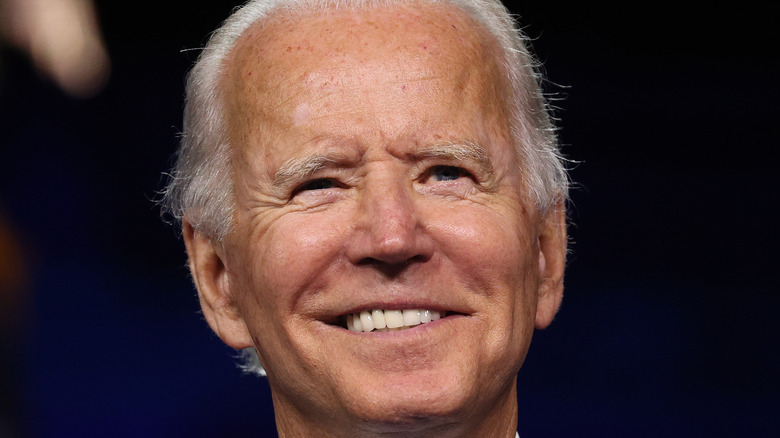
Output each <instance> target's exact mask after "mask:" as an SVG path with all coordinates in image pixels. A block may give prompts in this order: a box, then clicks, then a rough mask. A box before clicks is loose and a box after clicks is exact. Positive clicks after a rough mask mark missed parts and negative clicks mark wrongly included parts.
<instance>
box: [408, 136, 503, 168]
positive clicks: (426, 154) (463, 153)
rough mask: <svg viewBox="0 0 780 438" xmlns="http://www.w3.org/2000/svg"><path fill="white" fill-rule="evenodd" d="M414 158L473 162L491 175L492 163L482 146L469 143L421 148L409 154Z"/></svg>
mask: <svg viewBox="0 0 780 438" xmlns="http://www.w3.org/2000/svg"><path fill="white" fill-rule="evenodd" d="M411 155H412V157H415V158H444V159H448V160H452V161H456V162H463V161H473V162H474V163H476V164H477V165H478V166H479V167H480V170H482V172H484V173H486V174H489V175H492V174H493V162H492V161H491V160H490V155H489V154H488V152H487V150H485V148H483V147H482V146H480V145H478V144H476V143H471V142H468V141H467V142H460V143H442V144H437V145H433V146H429V147H426V148H423V149H422V150H419V151H415V152H414V153H412V154H411Z"/></svg>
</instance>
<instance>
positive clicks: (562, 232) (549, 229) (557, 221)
mask: <svg viewBox="0 0 780 438" xmlns="http://www.w3.org/2000/svg"><path fill="white" fill-rule="evenodd" d="M566 239H567V237H566V208H565V207H564V205H563V202H562V201H561V202H558V203H556V205H555V206H554V207H553V209H552V210H551V211H550V212H549V213H548V214H547V217H546V218H545V219H544V222H543V223H542V224H541V229H540V231H539V242H538V244H539V278H540V284H539V291H538V301H537V304H536V321H535V325H536V328H538V329H544V328H547V326H549V325H550V323H552V320H553V318H554V317H555V314H556V313H557V312H558V308H559V307H560V306H561V300H562V299H563V271H564V268H565V266H566V243H567V241H566Z"/></svg>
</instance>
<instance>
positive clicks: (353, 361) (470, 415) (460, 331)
mask: <svg viewBox="0 0 780 438" xmlns="http://www.w3.org/2000/svg"><path fill="white" fill-rule="evenodd" d="M482 324H484V322H483V321H480V319H479V318H477V317H474V316H469V315H463V314H452V315H448V316H446V317H444V318H441V319H439V320H437V321H432V322H430V323H426V324H419V325H417V326H415V327H413V328H408V329H404V330H400V331H395V332H354V331H350V330H348V329H346V328H344V327H341V326H340V325H338V324H325V323H321V322H320V323H316V324H315V328H314V331H315V333H316V334H315V336H313V337H314V338H316V341H313V340H309V341H307V342H309V343H310V344H311V343H315V342H316V343H318V346H319V348H317V350H316V352H312V354H317V355H318V360H317V361H312V362H310V363H315V364H316V363H317V362H319V363H320V365H319V366H317V365H314V366H313V367H310V368H308V369H306V370H303V371H304V372H308V373H309V374H313V373H316V374H320V375H321V376H322V378H324V379H327V380H330V383H329V384H327V385H319V386H318V388H316V389H314V388H309V389H304V390H303V391H300V392H298V391H291V390H290V388H289V387H288V386H287V384H288V383H289V381H290V380H289V376H287V378H284V379H283V380H284V382H280V381H277V379H275V373H274V372H273V371H274V370H273V369H271V370H269V382H270V384H271V388H272V391H273V394H274V407H275V410H276V411H277V415H284V416H288V417H289V416H291V417H294V418H298V420H296V421H303V422H304V423H302V424H306V423H311V424H309V426H311V428H310V429H308V430H320V429H323V428H324V429H327V430H331V431H337V432H338V431H340V432H341V433H333V436H347V435H350V434H346V435H345V433H344V431H345V430H354V431H359V432H355V433H354V435H353V436H371V435H374V434H377V435H378V434H380V433H381V435H382V436H395V433H398V435H397V436H417V435H419V436H423V435H427V436H432V435H433V436H447V435H448V434H442V433H443V432H444V431H447V430H453V431H454V430H455V428H457V427H463V424H464V423H465V424H468V423H472V424H481V423H480V421H481V420H483V419H484V418H493V419H494V420H495V421H496V422H497V423H496V424H505V423H506V421H507V419H506V418H510V417H511V415H509V416H505V415H504V414H505V413H503V409H504V406H505V405H506V406H507V407H510V408H511V409H515V406H516V400H515V399H514V390H515V389H514V384H513V383H512V384H510V385H507V386H500V385H501V384H502V383H506V382H514V378H513V377H512V376H511V374H512V373H516V370H513V369H511V368H512V366H511V365H507V369H505V370H503V371H502V372H500V374H501V375H500V376H499V375H495V376H492V377H491V378H489V379H486V378H485V376H482V375H480V370H484V369H487V368H490V367H481V366H480V364H479V363H477V362H475V360H474V358H476V357H479V356H480V351H478V350H479V349H480V348H482V347H483V345H480V344H483V343H484V340H485V338H486V337H485V336H482V337H477V336H473V335H474V333H471V330H472V329H476V330H479V328H480V326H481V325H482ZM321 361H324V362H321ZM291 368H293V367H290V368H288V370H287V371H290V370H291ZM493 370H494V371H495V368H493ZM318 380H319V379H318ZM484 382H488V383H487V384H485V383H484ZM493 386H495V387H493ZM323 388H329V389H328V390H327V392H324V391H325V390H323ZM298 389H300V388H298ZM296 392H297V395H298V397H296V396H295V395H296V394H295V393H296ZM335 407H337V408H335ZM511 409H510V410H511ZM499 414H500V415H499ZM497 416H500V418H501V419H499V418H498V417H497ZM299 417H300V418H299ZM505 417H506V418H505ZM514 418H516V415H515V417H514ZM464 419H470V421H468V422H464ZM277 421H280V420H279V419H277ZM347 425H348V426H349V427H347ZM480 427H481V426H480ZM512 427H514V426H512ZM432 431H433V433H431V432H432ZM423 432H425V433H423ZM307 433H308V432H307ZM329 435H330V434H322V436H329ZM292 436H297V435H294V434H292ZM452 436H466V435H462V434H461V433H456V434H453V435H452ZM471 436H500V435H494V434H487V435H485V434H476V435H475V434H471Z"/></svg>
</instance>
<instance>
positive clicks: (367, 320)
mask: <svg viewBox="0 0 780 438" xmlns="http://www.w3.org/2000/svg"><path fill="white" fill-rule="evenodd" d="M360 324H361V325H362V326H363V331H364V332H370V331H371V330H373V329H374V321H373V320H372V318H371V312H366V311H365V310H364V311H362V312H360Z"/></svg>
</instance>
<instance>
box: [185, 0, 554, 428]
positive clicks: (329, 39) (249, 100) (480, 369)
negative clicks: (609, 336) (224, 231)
mask: <svg viewBox="0 0 780 438" xmlns="http://www.w3.org/2000/svg"><path fill="white" fill-rule="evenodd" d="M225 86H226V91H227V95H228V115H229V126H230V141H231V144H232V146H233V147H234V152H235V154H234V158H233V172H234V178H235V197H236V207H237V208H236V213H235V229H234V231H233V232H232V233H231V234H230V235H229V236H228V237H227V238H226V239H225V241H224V242H223V243H222V244H218V243H217V244H214V246H215V248H217V249H216V250H215V251H216V253H217V254H218V256H219V260H220V261H219V263H217V264H216V268H215V269H216V271H217V275H216V277H218V280H217V281H216V282H215V284H217V285H218V289H219V290H220V291H221V292H222V293H223V294H224V296H225V297H227V301H228V302H229V303H230V304H229V306H228V307H230V308H231V309H233V311H232V312H228V314H229V315H231V316H224V314H223V313H224V312H222V313H220V312H216V314H212V312H211V311H210V310H209V309H208V308H207V307H218V306H207V305H204V311H205V312H206V316H207V318H208V319H209V322H210V323H211V324H212V326H214V327H215V329H216V330H217V331H218V333H219V334H220V336H221V337H222V339H223V340H225V341H226V342H227V343H228V344H229V345H231V346H233V347H237V348H240V347H248V346H254V347H256V348H257V350H258V352H259V354H260V357H261V360H262V362H263V364H264V365H265V368H266V370H267V372H268V379H269V383H270V385H271V388H272V392H273V395H274V404H275V409H276V411H277V418H280V416H282V415H286V416H288V417H296V416H297V417H300V418H298V420H297V421H304V422H305V421H311V422H315V421H319V422H325V423H328V422H331V423H333V424H339V423H340V424H344V423H343V422H344V421H352V420H355V419H358V420H360V421H367V422H369V423H373V424H387V423H403V422H407V421H411V420H412V419H418V418H422V417H425V418H431V419H432V421H441V422H443V423H446V422H448V421H452V420H453V419H454V418H458V419H459V420H462V419H463V418H461V417H462V416H464V415H466V416H467V415H472V416H476V415H481V416H486V415H488V414H489V412H488V411H489V410H492V409H495V408H496V406H501V405H502V404H506V405H507V406H513V404H512V403H510V402H509V400H511V399H513V398H514V397H515V393H514V376H515V374H516V373H517V371H518V369H519V368H520V365H521V364H522V362H523V360H524V357H525V354H526V352H527V350H528V346H529V342H530V340H531V335H532V331H533V328H534V322H535V319H536V323H537V325H540V326H543V325H546V324H547V323H549V319H550V318H551V317H552V314H554V310H555V309H554V308H553V309H552V310H551V309H550V307H551V306H552V307H557V301H556V300H553V301H552V302H551V301H550V300H548V299H543V300H539V293H540V290H541V286H542V284H543V283H544V281H543V280H544V279H543V277H544V276H545V275H544V273H545V272H546V270H545V269H546V268H545V261H544V259H543V258H544V256H547V257H548V259H549V257H551V255H550V254H545V248H546V247H547V246H549V245H546V244H545V243H543V242H542V237H540V235H541V234H544V230H546V228H545V225H544V224H545V222H544V221H543V220H541V219H540V218H539V217H538V214H537V212H536V210H535V208H534V206H533V202H532V201H531V200H530V199H529V198H528V196H527V195H526V190H525V189H524V188H523V187H522V185H521V174H522V173H523V172H524V170H523V168H522V165H521V163H520V162H519V160H518V157H517V155H516V154H515V152H514V149H513V146H512V144H511V140H510V137H509V126H508V124H507V114H506V109H505V104H504V101H503V99H504V98H505V97H506V86H505V84H504V80H503V79H502V73H501V70H500V68H499V66H498V62H497V52H496V49H495V47H494V45H493V43H492V42H491V40H490V39H488V38H486V37H485V36H484V35H482V34H481V33H478V32H477V31H475V29H474V25H473V23H472V22H471V21H470V19H468V18H466V17H465V16H464V15H463V14H462V13H460V12H458V11H456V10H454V9H451V8H449V7H446V6H442V5H417V6H414V7H412V6H409V7H403V8H402V7H394V8H377V9H371V10H366V11H360V12H355V11H338V12H337V11H330V12H326V13H325V14H323V15H319V16H311V17H309V18H304V19H300V18H296V20H292V19H287V18H285V17H284V16H281V17H277V18H275V19H274V20H272V21H270V22H268V23H266V24H265V25H264V27H260V26H255V27H253V28H251V29H250V30H249V31H247V32H246V33H245V34H244V35H243V37H242V38H241V39H240V40H239V43H238V44H237V46H236V48H235V49H234V51H233V53H232V57H231V59H230V63H229V70H228V73H227V76H226V82H225ZM540 242H541V243H540ZM553 256H555V257H557V256H558V255H557V252H556V254H553ZM548 262H549V260H548ZM196 275H197V272H196ZM201 277H202V276H201ZM197 280H198V282H202V281H203V280H202V279H201V278H197ZM199 288H200V286H199ZM205 300H206V301H208V298H205ZM541 303H543V304H541ZM551 303H552V304H551ZM542 305H544V306H547V307H546V308H545V309H542V310H543V311H542V312H541V314H543V315H544V316H543V317H542V319H541V320H540V319H539V318H540V317H539V316H538V315H537V308H538V306H542ZM415 309H421V310H422V312H421V313H422V315H423V320H425V314H426V311H431V312H439V313H440V314H441V315H443V317H442V318H441V319H438V320H434V321H431V322H428V323H420V324H417V325H414V322H415V321H412V320H406V323H407V324H408V325H412V326H411V327H405V328H404V329H401V330H388V331H372V332H357V331H353V330H350V329H349V328H348V323H347V322H346V320H347V318H349V317H350V316H349V315H352V314H359V313H361V312H373V311H374V310H379V311H382V312H380V313H382V315H383V316H385V319H386V324H387V325H391V323H390V321H391V320H393V317H394V315H395V316H397V313H396V312H392V311H402V312H401V314H402V316H403V313H404V312H403V311H407V312H406V313H414V312H408V311H411V310H415ZM373 313H376V312H373ZM220 315H222V316H220ZM372 316H374V317H376V315H373V314H372ZM231 319H232V320H231ZM378 319H379V318H378V317H376V318H375V319H374V320H375V321H378ZM226 320H228V321H226ZM377 324H379V323H378V322H377ZM220 325H221V328H218V327H219V326H220ZM350 325H351V324H350ZM392 325H395V324H392ZM352 328H353V329H354V327H352ZM474 406H482V407H483V408H481V411H480V409H476V410H475V409H474ZM510 409H511V408H510ZM280 411H282V412H280ZM459 416H460V417H459Z"/></svg>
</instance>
